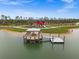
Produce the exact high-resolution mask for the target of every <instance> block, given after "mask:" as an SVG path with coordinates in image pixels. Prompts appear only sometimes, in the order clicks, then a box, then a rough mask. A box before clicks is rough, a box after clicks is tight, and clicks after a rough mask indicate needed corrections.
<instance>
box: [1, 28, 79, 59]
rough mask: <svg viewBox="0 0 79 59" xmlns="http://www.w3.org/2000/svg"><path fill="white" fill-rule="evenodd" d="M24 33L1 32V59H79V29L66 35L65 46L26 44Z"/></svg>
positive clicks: (44, 43)
mask: <svg viewBox="0 0 79 59" xmlns="http://www.w3.org/2000/svg"><path fill="white" fill-rule="evenodd" d="M23 35H24V33H18V32H10V31H3V30H1V31H0V59H79V29H73V32H71V33H69V34H66V35H65V36H66V40H65V44H64V45H63V44H55V45H52V44H51V43H50V42H43V43H40V44H34V45H32V44H24V41H23Z"/></svg>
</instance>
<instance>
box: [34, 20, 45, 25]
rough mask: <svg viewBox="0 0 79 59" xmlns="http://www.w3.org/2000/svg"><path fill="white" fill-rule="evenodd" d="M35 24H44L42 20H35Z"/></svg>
mask: <svg viewBox="0 0 79 59" xmlns="http://www.w3.org/2000/svg"><path fill="white" fill-rule="evenodd" d="M35 24H37V25H44V24H45V22H44V21H37V22H35Z"/></svg>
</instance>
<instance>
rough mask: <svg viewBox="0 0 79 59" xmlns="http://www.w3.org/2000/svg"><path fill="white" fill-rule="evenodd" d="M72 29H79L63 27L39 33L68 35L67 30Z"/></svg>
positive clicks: (43, 30)
mask: <svg viewBox="0 0 79 59" xmlns="http://www.w3.org/2000/svg"><path fill="white" fill-rule="evenodd" d="M72 28H79V26H65V27H59V28H51V29H42V30H41V31H42V32H43V33H60V34H61V33H68V32H69V29H72Z"/></svg>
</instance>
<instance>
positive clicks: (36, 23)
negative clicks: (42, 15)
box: [33, 21, 47, 27]
mask: <svg viewBox="0 0 79 59" xmlns="http://www.w3.org/2000/svg"><path fill="white" fill-rule="evenodd" d="M46 24H47V23H46V22H44V21H36V22H35V23H34V24H33V25H34V26H36V27H46Z"/></svg>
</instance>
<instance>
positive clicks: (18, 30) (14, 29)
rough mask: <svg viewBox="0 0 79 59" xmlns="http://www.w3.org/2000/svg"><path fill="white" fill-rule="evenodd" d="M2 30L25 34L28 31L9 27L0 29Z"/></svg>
mask: <svg viewBox="0 0 79 59" xmlns="http://www.w3.org/2000/svg"><path fill="white" fill-rule="evenodd" d="M0 29H6V30H10V31H15V32H25V31H26V29H20V28H9V27H0Z"/></svg>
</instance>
